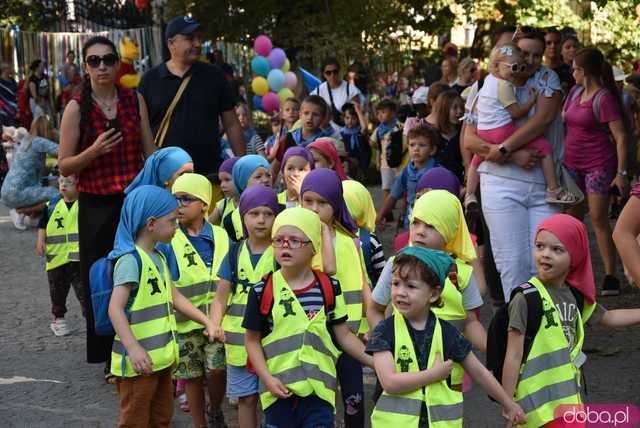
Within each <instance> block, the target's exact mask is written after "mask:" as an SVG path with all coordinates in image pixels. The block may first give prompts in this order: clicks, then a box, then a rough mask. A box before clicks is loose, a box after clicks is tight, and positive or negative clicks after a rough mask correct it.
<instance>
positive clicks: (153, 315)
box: [111, 247, 178, 377]
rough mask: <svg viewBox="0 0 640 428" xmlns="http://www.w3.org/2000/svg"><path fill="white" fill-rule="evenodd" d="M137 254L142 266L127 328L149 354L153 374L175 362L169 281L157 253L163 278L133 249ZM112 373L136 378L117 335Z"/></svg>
mask: <svg viewBox="0 0 640 428" xmlns="http://www.w3.org/2000/svg"><path fill="white" fill-rule="evenodd" d="M136 251H137V252H138V254H139V256H140V262H141V265H140V282H139V285H138V292H137V293H136V297H135V298H134V300H133V303H132V304H131V308H130V309H129V314H130V319H131V321H130V323H129V326H130V328H131V333H132V334H133V337H134V338H135V339H136V341H137V342H138V343H139V344H140V346H142V347H143V348H144V349H145V350H146V351H147V353H148V354H149V357H150V358H151V361H152V363H153V366H152V367H153V371H154V372H156V371H160V370H162V369H165V368H167V367H171V366H172V365H173V364H174V363H175V362H176V361H177V359H178V344H177V342H176V339H175V331H176V320H175V317H174V314H173V305H172V295H171V278H170V277H169V268H168V266H167V262H166V260H165V259H164V257H163V256H162V255H161V254H159V253H158V257H160V259H161V262H162V264H163V273H164V275H161V274H160V272H159V271H158V268H157V267H156V265H155V263H154V262H153V261H152V260H151V257H150V256H149V255H148V254H147V253H146V252H145V251H144V250H142V249H140V248H139V247H136ZM111 373H113V374H114V375H116V376H123V377H133V376H138V375H139V374H138V373H136V371H135V370H134V369H133V367H132V366H131V360H130V359H129V356H128V355H127V353H126V350H125V348H124V346H123V345H122V343H121V342H120V337H118V336H117V335H116V337H115V339H114V342H113V347H112V352H111Z"/></svg>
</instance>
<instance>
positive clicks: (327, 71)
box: [324, 68, 340, 76]
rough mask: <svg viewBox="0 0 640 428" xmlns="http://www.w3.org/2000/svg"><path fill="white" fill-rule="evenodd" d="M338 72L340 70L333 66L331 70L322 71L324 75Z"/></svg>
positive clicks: (335, 74) (334, 74)
mask: <svg viewBox="0 0 640 428" xmlns="http://www.w3.org/2000/svg"><path fill="white" fill-rule="evenodd" d="M338 73H340V70H338V69H337V68H334V69H332V70H325V71H324V75H325V76H331V75H333V76H337V75H338Z"/></svg>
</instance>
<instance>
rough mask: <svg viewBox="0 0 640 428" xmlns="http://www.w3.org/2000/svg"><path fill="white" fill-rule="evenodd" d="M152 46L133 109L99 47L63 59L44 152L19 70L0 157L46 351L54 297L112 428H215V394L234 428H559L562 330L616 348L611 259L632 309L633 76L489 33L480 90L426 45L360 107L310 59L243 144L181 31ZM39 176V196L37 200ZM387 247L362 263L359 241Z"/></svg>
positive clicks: (358, 83)
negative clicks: (295, 94)
mask: <svg viewBox="0 0 640 428" xmlns="http://www.w3.org/2000/svg"><path fill="white" fill-rule="evenodd" d="M165 34H166V42H167V47H168V50H169V52H170V58H169V59H168V61H166V62H164V63H161V64H159V65H156V66H155V67H154V68H152V69H151V70H149V71H148V72H147V73H145V75H144V76H143V77H142V79H141V81H140V86H139V87H138V89H137V91H136V90H133V89H126V88H123V87H121V86H119V85H118V84H116V70H117V64H118V52H117V49H116V47H115V45H114V43H113V42H112V41H111V40H109V39H108V38H105V37H102V36H96V37H92V38H90V39H89V40H87V41H86V43H85V44H84V46H83V48H82V52H81V60H82V70H83V74H84V77H83V78H81V79H79V80H78V79H77V78H75V77H73V76H71V77H70V78H69V82H74V83H73V85H75V86H74V87H73V88H74V89H73V90H72V91H70V92H69V94H68V97H67V102H66V105H65V107H64V111H63V115H62V119H61V123H60V127H59V130H57V129H54V127H53V121H52V119H51V118H50V111H51V107H50V106H48V105H47V103H46V102H45V100H46V99H48V96H47V93H46V91H49V88H48V87H47V85H46V84H45V83H43V82H45V81H46V79H44V78H43V75H42V71H43V65H42V63H41V62H37V61H36V62H34V64H33V66H32V77H31V78H30V79H29V83H28V91H27V92H28V93H29V94H30V97H29V108H30V113H31V115H32V116H33V119H32V122H31V123H32V124H31V128H30V130H29V131H26V130H25V129H22V128H17V129H16V128H14V127H8V126H7V127H3V133H2V137H3V146H4V147H5V152H6V154H7V158H8V159H10V160H11V166H10V168H9V171H8V173H7V175H6V178H5V180H4V183H3V184H2V192H1V200H2V202H3V204H5V205H6V206H7V207H9V208H10V209H11V217H12V220H13V221H14V224H15V226H16V227H17V228H19V229H25V228H26V227H27V225H28V224H33V225H34V226H35V227H37V228H38V238H37V243H36V252H37V254H38V255H40V256H42V257H45V260H46V271H47V276H48V280H49V286H50V294H51V303H52V314H53V317H54V319H53V321H52V323H51V329H52V331H53V333H54V334H55V335H57V336H64V335H67V334H69V333H70V328H69V326H68V325H67V324H66V322H65V313H66V311H67V308H66V300H67V295H68V293H69V290H70V289H71V287H73V289H74V292H75V294H76V296H77V298H78V300H79V301H80V303H81V306H82V310H83V316H84V317H85V319H86V337H87V340H86V352H87V361H88V362H89V363H101V364H104V376H105V377H104V379H105V382H107V383H109V384H115V385H116V387H117V391H118V395H119V398H120V410H119V420H118V426H157V427H162V426H170V425H171V421H172V417H173V409H174V395H179V396H181V399H180V407H181V408H182V409H183V410H185V411H188V412H190V414H191V417H192V420H193V426H194V427H202V426H210V427H224V426H226V422H225V415H224V414H223V412H222V410H221V405H222V402H223V400H224V397H225V395H226V396H227V397H228V398H229V399H230V401H232V402H233V403H234V404H235V406H237V409H238V410H237V411H238V420H239V424H240V426H241V427H246V428H250V427H251V428H255V427H257V426H258V425H259V423H260V421H259V420H258V412H257V410H258V406H260V408H261V409H262V411H263V413H264V424H265V426H278V427H293V426H296V427H298V426H334V422H335V421H334V418H335V416H334V414H335V409H336V393H337V391H338V390H339V391H340V393H341V400H342V403H343V406H344V409H345V411H344V420H343V421H340V422H339V423H340V424H343V426H346V427H354V428H355V427H363V426H364V425H365V420H366V419H367V418H370V420H371V425H372V426H374V427H386V426H390V425H392V424H398V423H401V424H407V426H412V427H427V426H428V427H432V428H434V427H454V426H456V427H461V426H462V421H463V395H462V392H464V391H467V390H468V389H469V388H470V385H471V381H473V382H475V384H476V385H478V386H479V387H481V388H483V389H484V390H485V391H486V392H487V393H488V394H489V395H490V396H491V397H493V399H495V401H496V402H497V403H498V404H499V406H501V408H502V414H503V415H504V417H505V418H506V419H507V421H508V423H509V424H514V425H515V424H521V425H524V426H530V427H540V426H547V427H555V426H562V425H556V424H558V423H560V422H559V421H558V420H557V419H556V418H557V417H558V415H557V414H556V413H555V409H556V407H557V406H558V405H561V404H579V403H581V388H582V386H583V385H582V384H581V377H580V366H581V365H582V364H583V363H584V354H583V353H582V345H583V343H584V335H585V331H584V325H586V324H589V325H595V324H600V325H603V326H605V327H620V326H627V325H634V324H640V309H625V310H607V309H605V307H604V306H602V305H601V304H600V303H597V301H596V297H597V295H598V288H599V294H600V295H601V296H611V295H617V294H619V293H620V289H621V287H620V280H619V278H618V277H617V274H616V272H618V269H617V258H618V257H617V254H618V252H619V254H620V256H621V258H622V261H623V263H624V264H625V267H626V268H627V270H628V275H629V279H630V281H631V282H635V283H636V284H640V264H638V263H637V260H638V259H639V258H640V245H639V244H638V240H637V237H638V235H639V234H640V216H638V212H639V210H640V185H639V184H635V185H634V186H633V190H631V187H632V186H631V185H632V183H633V180H634V178H635V173H636V171H635V169H634V165H635V163H636V160H637V159H636V150H635V146H636V129H638V127H637V126H636V121H637V113H638V111H637V105H638V102H637V100H636V98H635V97H636V95H637V94H639V93H640V90H639V89H638V88H636V87H635V86H634V85H635V83H633V82H634V80H633V77H631V76H627V75H625V74H624V73H623V72H622V71H621V70H620V69H617V68H616V67H612V66H611V65H610V63H609V62H608V61H607V59H606V58H605V56H604V55H603V54H602V52H600V51H599V50H598V49H596V48H594V47H580V46H579V41H578V39H577V37H576V36H575V35H573V34H571V33H566V32H565V33H563V32H560V31H558V30H555V29H547V30H541V29H537V28H531V27H519V28H517V29H516V28H511V27H504V28H501V29H500V30H499V31H497V32H496V33H495V34H494V37H493V47H492V50H491V53H490V55H489V56H488V58H487V59H486V62H484V63H485V65H486V70H481V67H482V66H481V64H482V63H483V62H482V61H478V60H475V59H472V58H469V57H466V56H465V57H463V56H462V55H461V54H460V53H459V52H458V50H457V48H456V47H455V46H454V45H452V44H447V45H446V46H445V47H444V49H443V56H444V59H443V61H442V63H441V66H440V67H438V68H439V70H437V72H436V73H435V74H434V70H425V71H424V73H425V76H424V79H423V78H422V77H419V76H420V74H421V73H422V72H419V70H418V68H417V67H413V66H409V67H405V68H404V69H403V70H402V71H401V72H400V73H399V74H395V75H393V76H391V78H390V79H386V78H385V77H384V76H378V79H377V80H376V81H375V82H369V84H368V85H364V84H363V81H364V79H363V72H362V70H363V68H362V67H349V69H348V71H347V72H346V73H345V72H344V71H343V69H342V67H341V64H340V62H339V61H337V60H336V59H335V58H327V59H326V60H325V61H324V62H323V64H322V68H321V73H322V76H323V78H324V82H323V83H322V84H320V85H319V86H318V87H317V88H315V89H314V90H313V91H311V92H310V93H309V94H299V95H300V97H299V98H289V99H287V100H285V101H284V102H283V103H282V105H281V109H280V111H279V112H278V113H277V114H275V115H273V117H271V118H270V123H269V124H270V129H269V130H268V131H269V132H267V133H266V134H265V133H263V132H260V130H257V129H255V128H254V125H253V124H252V113H251V110H250V108H249V107H248V106H247V105H246V103H245V102H243V101H240V102H239V101H238V96H237V94H235V93H234V92H233V91H232V88H231V86H230V84H229V73H230V71H229V70H228V69H227V68H221V67H220V66H219V64H220V61H219V60H220V59H219V58H218V59H217V60H216V61H215V63H213V64H212V63H206V62H202V61H200V56H201V47H202V39H201V32H200V25H199V24H198V23H197V22H196V21H194V20H193V19H192V18H190V17H177V18H174V19H173V20H171V21H170V22H169V24H168V25H167V28H166V32H165ZM483 60H484V59H483ZM70 61H71V62H70V63H69V70H67V71H68V72H69V73H71V74H73V73H77V71H78V70H77V69H74V68H73V67H75V66H72V63H73V59H71V60H70ZM216 63H218V65H216ZM7 69H8V70H9V71H7ZM1 71H2V80H0V97H1V98H0V100H2V101H3V103H2V104H0V107H2V108H1V111H2V114H3V118H5V119H3V120H8V119H6V118H8V117H13V118H15V116H16V114H17V110H18V108H17V103H16V102H15V101H12V100H9V101H8V102H7V101H5V100H6V99H8V98H7V97H9V95H7V94H10V92H11V90H12V88H13V87H14V86H12V85H11V84H9V83H7V82H9V81H11V78H10V68H8V67H6V66H5V65H4V64H3V66H2V67H1ZM74 76H75V74H74ZM434 76H435V78H434ZM627 78H629V79H630V80H629V82H630V83H627V84H626V86H625V80H627ZM14 83H15V82H14ZM69 84H70V85H71V84H72V83H69ZM12 115H13V116H12ZM5 123H7V124H8V123H10V122H5ZM261 133H262V136H261V135H260V134H261ZM58 142H59V144H58ZM47 154H49V155H53V156H56V157H57V172H58V175H59V178H58V179H57V181H55V180H53V179H51V180H49V178H54V177H53V175H51V176H48V178H47V180H46V181H47V182H46V183H43V182H42V173H41V171H42V170H43V168H44V167H45V159H46V155H47ZM373 171H375V174H373ZM54 183H55V184H54ZM377 183H380V186H381V189H382V196H383V200H382V201H381V202H380V203H379V204H378V206H377V207H376V205H375V204H374V201H373V198H372V195H371V192H370V190H369V189H371V188H372V187H374V186H377V185H378V184H377ZM367 186H368V187H367ZM626 198H629V199H628V202H626V205H625V206H624V208H622V212H621V213H619V218H618V219H617V222H616V226H615V230H614V231H612V230H611V221H610V220H611V219H610V217H611V216H612V215H614V216H617V215H618V213H617V212H616V209H614V208H613V206H615V205H616V204H619V205H620V204H624V203H625V201H626ZM398 202H400V205H401V206H400V209H398V210H394V208H395V206H396V205H397V204H398ZM587 212H588V213H589V220H590V224H591V227H592V228H593V231H594V233H595V237H596V241H597V247H598V250H599V252H600V257H601V259H602V261H603V264H604V274H605V275H604V279H603V283H602V285H601V286H600V287H597V286H596V283H595V277H594V272H593V268H592V259H591V255H590V250H589V237H588V234H587V228H586V226H585V224H584V223H583V219H584V216H585V214H586V213H587ZM393 227H395V228H396V230H395V232H396V233H395V239H394V242H388V243H386V244H387V245H386V246H387V247H388V248H393V251H392V253H391V254H385V251H384V250H383V242H382V240H381V239H380V237H379V236H378V235H376V230H377V231H378V232H380V231H383V230H385V229H388V228H393ZM105 261H106V262H105ZM100 269H108V270H109V271H108V272H104V271H101V270H100ZM104 281H110V283H109V284H107V288H106V290H107V294H106V299H107V300H106V304H103V303H104V302H105V300H104V299H105V294H100V293H98V292H97V285H96V284H98V283H103V282H104ZM485 300H488V301H489V302H490V304H492V305H493V306H494V308H495V309H496V310H497V311H498V313H499V311H500V310H502V311H503V313H506V317H507V321H506V324H505V325H502V326H501V327H495V324H494V323H495V322H496V320H495V319H494V320H493V322H492V323H491V328H502V330H501V331H502V333H504V334H503V337H504V343H503V344H502V345H503V347H504V349H506V351H504V350H503V352H502V354H499V352H498V354H499V355H498V356H497V357H496V351H495V340H496V337H498V336H499V335H498V336H495V337H492V336H491V335H488V334H487V330H486V329H485V327H484V326H483V323H481V322H480V308H481V307H482V306H483V305H484V304H485ZM101 302H102V303H101ZM534 305H536V306H534ZM543 311H544V317H542V313H543ZM537 312H540V314H541V317H540V318H541V319H540V320H537V319H536V320H534V321H535V322H534V323H533V324H534V325H535V324H537V327H535V326H533V325H532V324H531V322H532V321H531V320H532V316H531V314H532V313H537ZM105 320H106V324H107V325H108V326H109V328H111V327H112V329H113V330H112V333H111V334H109V333H108V332H107V333H105V330H104V328H103V326H104V322H105ZM484 321H485V323H484V324H485V325H486V324H487V322H488V321H489V320H484ZM542 322H545V328H544V329H543V328H540V325H541V323H542ZM474 351H478V352H482V353H484V352H486V353H487V355H488V356H492V357H495V360H492V361H489V360H487V362H486V366H488V367H490V368H492V370H491V371H490V370H488V369H487V368H486V367H485V364H483V363H482V362H480V360H479V359H478V358H477V357H476V356H475V354H474ZM496 366H497V367H498V369H499V373H500V375H497V374H496V371H495V370H493V367H496ZM366 367H370V368H372V369H373V370H374V372H375V374H376V376H377V387H376V392H375V394H374V402H372V403H367V402H366V400H365V399H364V383H363V372H364V371H365V370H366ZM541 390H543V391H544V394H541V393H540V391H541ZM367 407H371V408H370V409H367ZM114 412H115V409H114Z"/></svg>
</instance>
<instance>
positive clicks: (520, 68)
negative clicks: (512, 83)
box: [500, 62, 527, 73]
mask: <svg viewBox="0 0 640 428" xmlns="http://www.w3.org/2000/svg"><path fill="white" fill-rule="evenodd" d="M500 64H503V65H506V66H508V67H510V68H511V71H512V72H513V73H522V72H524V71H525V70H526V69H527V66H526V65H525V64H517V63H515V62H513V63H512V62H501V63H500Z"/></svg>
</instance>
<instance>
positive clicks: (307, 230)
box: [243, 207, 372, 427]
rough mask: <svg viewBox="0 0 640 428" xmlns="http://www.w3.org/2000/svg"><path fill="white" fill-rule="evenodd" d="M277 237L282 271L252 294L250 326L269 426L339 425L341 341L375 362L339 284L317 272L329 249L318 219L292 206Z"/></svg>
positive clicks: (280, 219)
mask: <svg viewBox="0 0 640 428" xmlns="http://www.w3.org/2000/svg"><path fill="white" fill-rule="evenodd" d="M271 236H272V238H273V247H274V253H275V258H276V260H277V262H278V263H279V264H280V269H279V270H277V271H275V272H274V273H273V274H272V275H270V276H269V277H267V278H266V280H264V281H263V282H259V283H257V284H255V285H254V286H253V288H252V289H251V290H250V291H249V297H248V300H247V306H246V310H245V316H244V321H243V327H244V328H245V329H246V332H245V344H246V348H247V353H248V355H249V358H250V360H251V363H252V365H253V367H254V368H255V371H256V373H257V374H258V376H259V378H260V400H261V403H262V408H263V410H264V413H265V426H282V427H303V426H305V427H306V426H333V424H334V413H335V394H336V389H337V379H336V377H337V376H336V362H337V359H338V356H339V355H340V350H339V349H338V348H337V347H336V345H334V339H335V342H336V343H337V344H338V345H339V346H340V347H341V348H342V350H343V351H344V352H347V353H348V354H350V355H351V356H352V357H353V358H356V359H357V360H358V361H359V362H360V363H362V364H365V365H368V366H370V365H371V363H372V359H371V357H370V356H367V355H366V354H365V353H364V345H363V344H362V342H361V341H360V340H358V338H357V337H356V336H355V335H354V334H353V333H352V332H351V331H350V330H349V327H348V326H347V323H346V321H347V310H346V305H345V302H344V296H343V293H342V291H341V287H340V283H339V282H338V281H337V280H336V279H333V278H330V277H329V276H327V275H326V274H325V273H323V272H320V271H316V270H313V269H312V259H313V257H314V255H315V254H317V253H319V252H320V251H321V248H322V242H321V241H322V238H321V224H320V218H319V217H318V215H317V214H316V213H314V212H313V211H311V210H308V209H306V208H301V207H295V208H288V209H286V210H284V211H283V212H281V213H280V214H279V215H278V216H277V217H276V219H275V222H274V225H273V229H272V232H271ZM332 335H333V339H332Z"/></svg>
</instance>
